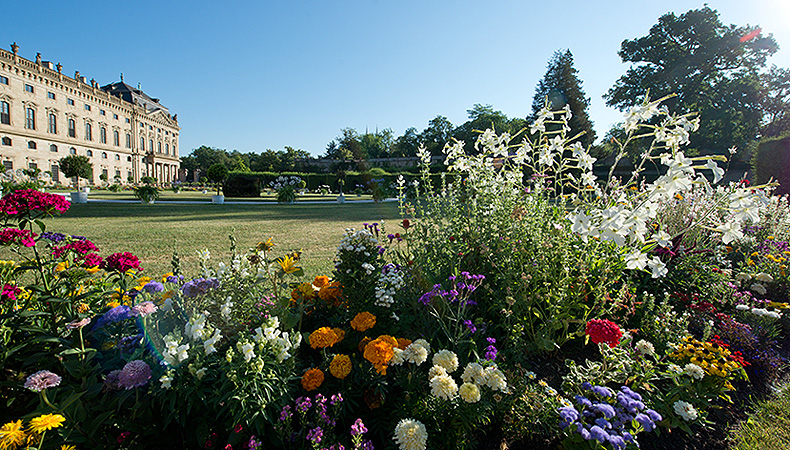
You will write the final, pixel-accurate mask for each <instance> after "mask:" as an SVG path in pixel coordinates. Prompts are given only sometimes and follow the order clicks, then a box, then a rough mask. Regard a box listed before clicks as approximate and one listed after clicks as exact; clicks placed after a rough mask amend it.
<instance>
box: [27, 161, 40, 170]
mask: <svg viewBox="0 0 790 450" xmlns="http://www.w3.org/2000/svg"><path fill="white" fill-rule="evenodd" d="M27 168H28V169H38V164H37V163H34V162H32V161H31V162H29V163H27Z"/></svg>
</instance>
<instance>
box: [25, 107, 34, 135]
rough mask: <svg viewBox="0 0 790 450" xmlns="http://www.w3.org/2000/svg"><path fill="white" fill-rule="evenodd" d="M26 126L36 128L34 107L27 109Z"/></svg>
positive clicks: (31, 128)
mask: <svg viewBox="0 0 790 450" xmlns="http://www.w3.org/2000/svg"><path fill="white" fill-rule="evenodd" d="M25 128H27V129H29V130H35V129H36V110H35V109H33V108H27V109H26V110H25Z"/></svg>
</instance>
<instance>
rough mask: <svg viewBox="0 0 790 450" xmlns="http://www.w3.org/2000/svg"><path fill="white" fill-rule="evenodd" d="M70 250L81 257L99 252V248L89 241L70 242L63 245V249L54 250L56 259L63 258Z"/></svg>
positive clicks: (56, 248)
mask: <svg viewBox="0 0 790 450" xmlns="http://www.w3.org/2000/svg"><path fill="white" fill-rule="evenodd" d="M69 250H71V251H73V252H75V253H79V254H80V255H87V254H88V253H90V252H92V251H95V250H98V248H97V247H96V244H94V243H93V242H91V241H89V240H87V239H78V240H76V241H72V242H69V243H68V244H66V245H63V246H61V247H55V248H54V249H53V250H52V254H53V255H54V256H55V258H60V257H61V256H63V254H64V253H66V252H67V251H69ZM97 256H98V255H97Z"/></svg>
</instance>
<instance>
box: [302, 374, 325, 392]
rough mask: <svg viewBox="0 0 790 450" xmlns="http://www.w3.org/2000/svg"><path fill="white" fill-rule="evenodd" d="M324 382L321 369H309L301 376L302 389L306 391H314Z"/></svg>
mask: <svg viewBox="0 0 790 450" xmlns="http://www.w3.org/2000/svg"><path fill="white" fill-rule="evenodd" d="M323 382H324V372H322V371H321V369H310V370H308V371H307V372H305V373H304V375H302V387H303V388H305V390H307V391H314V390H316V389H318V387H319V386H321V383H323Z"/></svg>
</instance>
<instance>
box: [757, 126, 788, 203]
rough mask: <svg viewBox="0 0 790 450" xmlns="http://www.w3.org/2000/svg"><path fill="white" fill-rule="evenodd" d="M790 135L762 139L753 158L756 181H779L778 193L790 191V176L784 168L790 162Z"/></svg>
mask: <svg viewBox="0 0 790 450" xmlns="http://www.w3.org/2000/svg"><path fill="white" fill-rule="evenodd" d="M789 158H790V136H788V137H783V138H781V139H778V138H777V139H762V140H760V145H759V146H758V147H757V151H756V152H755V154H754V157H753V158H752V170H753V173H754V181H755V182H757V183H767V182H769V181H771V180H774V181H776V182H778V183H779V187H777V189H776V193H777V194H787V193H790V178H788V174H787V171H786V170H783V169H782V168H784V167H787V164H790V159H789Z"/></svg>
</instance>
